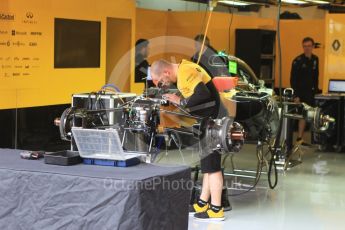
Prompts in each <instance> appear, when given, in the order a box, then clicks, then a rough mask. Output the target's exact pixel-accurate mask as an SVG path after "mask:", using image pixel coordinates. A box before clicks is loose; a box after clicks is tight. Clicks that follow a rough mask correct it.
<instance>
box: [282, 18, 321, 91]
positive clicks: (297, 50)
mask: <svg viewBox="0 0 345 230" xmlns="http://www.w3.org/2000/svg"><path fill="white" fill-rule="evenodd" d="M324 23H325V21H324V20H282V21H281V22H280V30H281V35H280V36H281V50H282V87H283V88H286V87H290V72H291V65H292V61H293V59H294V58H295V57H297V56H298V55H300V54H302V53H303V49H302V40H303V38H305V37H312V38H313V39H314V40H315V42H319V43H321V48H318V49H314V54H315V55H317V56H318V57H319V63H320V64H319V88H320V89H322V82H323V72H324V70H323V69H324V65H323V63H324V57H325V48H324V41H325V26H324ZM276 50H277V49H276ZM276 60H278V59H276ZM275 85H276V86H277V87H278V86H279V80H278V68H276V80H275Z"/></svg>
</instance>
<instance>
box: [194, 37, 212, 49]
mask: <svg viewBox="0 0 345 230" xmlns="http://www.w3.org/2000/svg"><path fill="white" fill-rule="evenodd" d="M204 37H205V35H203V34H198V35H196V36H195V37H194V41H195V50H196V51H197V52H199V51H200V50H201V44H202V41H203V40H204ZM205 46H210V39H209V38H208V37H207V36H206V38H205Z"/></svg>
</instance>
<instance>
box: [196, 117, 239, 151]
mask: <svg viewBox="0 0 345 230" xmlns="http://www.w3.org/2000/svg"><path fill="white" fill-rule="evenodd" d="M243 143H244V130H243V127H242V125H241V124H239V123H237V122H234V120H233V118H230V117H223V118H222V119H215V120H209V121H208V122H207V124H206V128H205V135H204V136H203V138H202V140H201V146H202V148H203V149H202V152H203V153H204V154H209V153H212V152H213V151H215V150H218V151H220V152H221V153H233V152H239V151H240V150H241V148H242V146H243Z"/></svg>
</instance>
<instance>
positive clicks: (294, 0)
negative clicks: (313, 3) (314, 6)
mask: <svg viewBox="0 0 345 230" xmlns="http://www.w3.org/2000/svg"><path fill="white" fill-rule="evenodd" d="M281 1H282V2H284V3H290V4H306V3H307V2H305V1H302V0H281Z"/></svg>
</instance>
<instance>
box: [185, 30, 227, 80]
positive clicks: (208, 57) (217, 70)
mask: <svg viewBox="0 0 345 230" xmlns="http://www.w3.org/2000/svg"><path fill="white" fill-rule="evenodd" d="M204 37H205V36H204V35H203V34H198V35H196V36H195V38H194V41H195V50H196V52H195V54H194V55H193V57H192V58H191V61H192V62H194V63H197V61H198V58H199V53H200V50H201V45H202V42H203V40H204ZM217 54H218V52H217V50H216V49H215V48H213V47H212V46H211V44H210V39H209V38H208V37H207V36H206V38H205V45H204V48H203V51H202V54H201V58H200V62H199V65H200V66H201V67H202V68H203V69H204V70H206V72H207V73H208V75H210V77H211V78H213V77H216V76H224V75H225V76H227V75H229V71H228V68H227V63H226V62H225V61H224V59H222V58H221V57H219V56H217ZM212 63H217V64H218V65H217V66H215V65H212ZM222 65H223V66H222Z"/></svg>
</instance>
